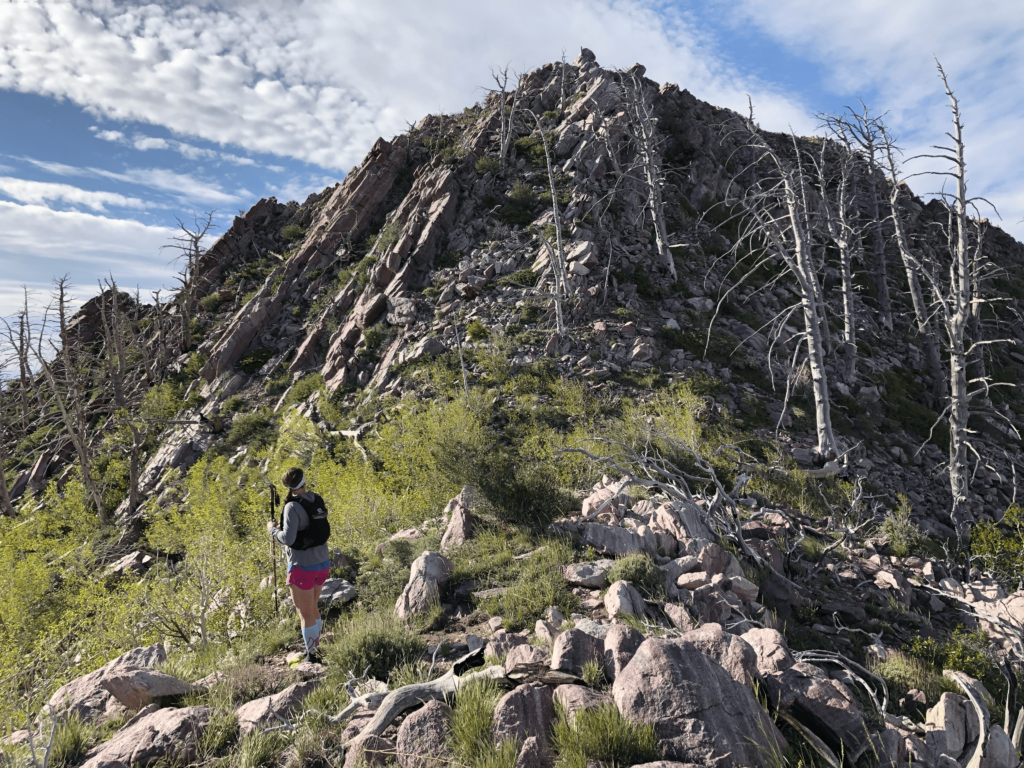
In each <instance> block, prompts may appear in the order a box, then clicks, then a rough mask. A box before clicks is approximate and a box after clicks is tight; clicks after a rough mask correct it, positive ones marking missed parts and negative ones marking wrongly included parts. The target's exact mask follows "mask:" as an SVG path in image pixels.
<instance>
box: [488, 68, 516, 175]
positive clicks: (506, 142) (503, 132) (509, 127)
mask: <svg viewBox="0 0 1024 768" xmlns="http://www.w3.org/2000/svg"><path fill="white" fill-rule="evenodd" d="M508 69H509V68H508V65H505V67H504V68H503V69H499V70H493V69H492V70H491V77H493V78H494V83H495V85H497V86H498V87H497V88H496V89H495V90H494V91H492V92H493V93H496V94H497V95H498V114H499V115H500V116H501V127H500V128H499V129H498V131H499V132H498V139H499V145H498V163H499V164H500V167H501V170H502V171H504V170H505V166H506V164H507V163H508V151H509V147H510V146H511V145H512V134H513V132H514V131H513V129H514V125H515V117H516V108H517V107H518V106H519V96H520V95H521V94H522V90H523V79H522V78H521V77H518V76H516V75H515V73H514V72H513V73H512V75H513V77H516V80H517V83H516V89H515V92H514V93H513V94H512V107H511V109H509V111H508V113H506V112H505V110H506V108H507V103H508V94H509V91H508V79H509V73H508Z"/></svg>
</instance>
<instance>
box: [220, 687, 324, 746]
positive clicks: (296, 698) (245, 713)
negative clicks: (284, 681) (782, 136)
mask: <svg viewBox="0 0 1024 768" xmlns="http://www.w3.org/2000/svg"><path fill="white" fill-rule="evenodd" d="M317 685H318V683H317V681H315V680H310V681H309V682H307V683H295V684H294V685H289V686H288V687H287V688H285V689H284V690H283V691H281V692H280V693H275V694H272V695H270V696H264V697H263V698H260V699H254V700H253V701H250V702H247V703H245V704H243V705H242V706H240V707H239V708H238V709H237V710H236V711H235V714H236V715H237V716H238V730H239V731H241V732H242V733H243V734H246V733H249V731H252V730H255V729H256V728H257V727H258V726H260V725H262V724H263V723H267V722H271V721H273V722H275V723H280V720H278V716H280V717H283V718H285V719H288V718H289V717H290V716H291V715H292V713H293V712H295V711H296V710H297V709H298V708H299V705H301V704H302V702H303V700H304V699H305V698H306V697H307V696H309V694H311V693H312V692H313V689H314V688H316V686H317Z"/></svg>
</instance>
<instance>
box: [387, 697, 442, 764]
mask: <svg viewBox="0 0 1024 768" xmlns="http://www.w3.org/2000/svg"><path fill="white" fill-rule="evenodd" d="M451 714H452V710H451V707H449V706H448V705H447V704H445V703H444V702H443V701H428V702H427V703H426V704H424V705H423V707H422V709H418V710H416V711H415V712H413V713H412V714H411V715H409V716H408V717H406V718H405V720H403V721H402V726H401V727H400V728H399V729H398V740H397V742H396V745H397V747H398V764H399V765H400V766H401V768H434V766H437V765H442V764H444V762H445V760H446V759H447V758H448V757H449V755H450V750H449V749H448V734H449V732H450V730H451V728H450V726H449V722H448V721H449V718H450V717H451Z"/></svg>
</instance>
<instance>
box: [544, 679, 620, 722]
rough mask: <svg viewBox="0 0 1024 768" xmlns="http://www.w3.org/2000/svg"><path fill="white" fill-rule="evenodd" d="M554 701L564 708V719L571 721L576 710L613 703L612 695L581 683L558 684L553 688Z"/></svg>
mask: <svg viewBox="0 0 1024 768" xmlns="http://www.w3.org/2000/svg"><path fill="white" fill-rule="evenodd" d="M555 701H556V702H558V704H560V705H561V706H562V709H564V710H565V716H566V719H567V720H568V721H569V722H570V723H571V722H572V721H573V720H574V719H575V717H576V713H577V712H582V711H583V710H585V709H593V708H594V707H603V706H607V705H610V704H614V703H615V702H613V701H612V697H611V696H609V695H608V694H606V693H601V692H600V691H595V690H594V689H593V688H587V687H586V686H583V685H560V686H558V687H557V688H555Z"/></svg>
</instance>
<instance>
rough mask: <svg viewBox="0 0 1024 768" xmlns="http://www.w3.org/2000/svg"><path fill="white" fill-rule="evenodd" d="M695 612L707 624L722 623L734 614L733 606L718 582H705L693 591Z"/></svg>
mask: <svg viewBox="0 0 1024 768" xmlns="http://www.w3.org/2000/svg"><path fill="white" fill-rule="evenodd" d="M693 612H694V614H695V615H696V617H697V618H698V619H700V620H701V621H702V622H704V623H706V624H720V623H721V622H723V621H725V620H726V619H728V618H729V617H730V616H731V615H732V606H730V605H729V601H728V600H726V598H725V593H724V592H722V590H721V588H720V587H719V586H718V585H717V584H705V585H704V586H703V587H698V588H697V589H695V590H694V591H693Z"/></svg>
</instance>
